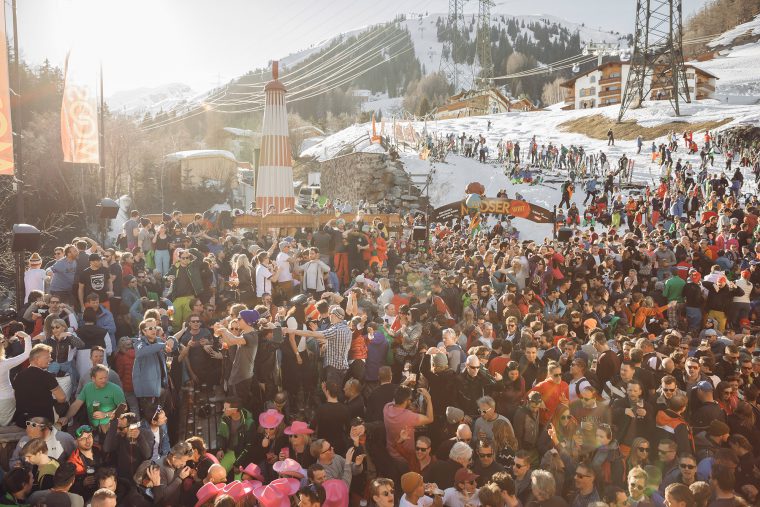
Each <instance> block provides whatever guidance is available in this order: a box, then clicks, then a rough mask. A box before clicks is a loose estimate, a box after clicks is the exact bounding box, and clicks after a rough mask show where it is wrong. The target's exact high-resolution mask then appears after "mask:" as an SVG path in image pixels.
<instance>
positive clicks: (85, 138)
mask: <svg viewBox="0 0 760 507" xmlns="http://www.w3.org/2000/svg"><path fill="white" fill-rule="evenodd" d="M90 71H91V72H90ZM96 76H97V72H96V69H95V68H94V67H93V68H92V69H88V66H87V65H82V64H81V62H78V61H75V59H74V58H72V54H71V52H69V54H68V55H67V56H66V66H65V69H64V83H63V102H62V103H61V147H62V148H63V161H64V162H71V163H73V164H100V153H99V148H98V101H97V94H96V92H95V78H96Z"/></svg>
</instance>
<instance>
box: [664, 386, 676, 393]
mask: <svg viewBox="0 0 760 507" xmlns="http://www.w3.org/2000/svg"><path fill="white" fill-rule="evenodd" d="M662 392H664V393H674V392H676V389H675V387H674V388H672V389H669V388H667V387H663V388H662Z"/></svg>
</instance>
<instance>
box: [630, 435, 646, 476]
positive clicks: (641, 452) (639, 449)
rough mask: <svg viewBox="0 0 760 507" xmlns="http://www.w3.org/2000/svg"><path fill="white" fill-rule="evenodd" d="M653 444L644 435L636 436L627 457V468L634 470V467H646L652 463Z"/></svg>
mask: <svg viewBox="0 0 760 507" xmlns="http://www.w3.org/2000/svg"><path fill="white" fill-rule="evenodd" d="M650 446H651V444H650V443H649V440H647V439H646V438H644V437H636V438H634V439H633V442H631V452H630V453H628V458H627V459H626V468H627V469H628V470H633V468H634V467H645V466H647V465H649V464H650V461H649V458H650V454H651V452H652V451H651V449H650Z"/></svg>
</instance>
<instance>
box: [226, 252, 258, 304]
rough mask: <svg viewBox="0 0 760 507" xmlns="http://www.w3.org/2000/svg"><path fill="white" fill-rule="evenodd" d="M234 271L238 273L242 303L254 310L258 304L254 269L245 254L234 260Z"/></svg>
mask: <svg viewBox="0 0 760 507" xmlns="http://www.w3.org/2000/svg"><path fill="white" fill-rule="evenodd" d="M232 270H233V271H234V272H235V273H237V278H238V286H237V290H238V293H239V294H240V301H242V302H243V303H245V304H246V305H248V307H249V308H253V306H254V305H255V304H256V289H255V287H254V278H253V267H251V261H250V260H248V256H247V255H245V254H240V255H236V256H235V257H234V258H233V264H232Z"/></svg>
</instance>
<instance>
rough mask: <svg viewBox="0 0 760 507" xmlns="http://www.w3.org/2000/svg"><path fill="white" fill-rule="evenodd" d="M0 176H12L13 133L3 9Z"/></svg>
mask: <svg viewBox="0 0 760 507" xmlns="http://www.w3.org/2000/svg"><path fill="white" fill-rule="evenodd" d="M0 32H2V33H0V39H1V40H0V48H1V50H2V54H0V175H10V176H12V175H13V168H14V166H13V131H12V129H11V103H10V81H9V75H8V40H7V39H6V38H5V9H0Z"/></svg>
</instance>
